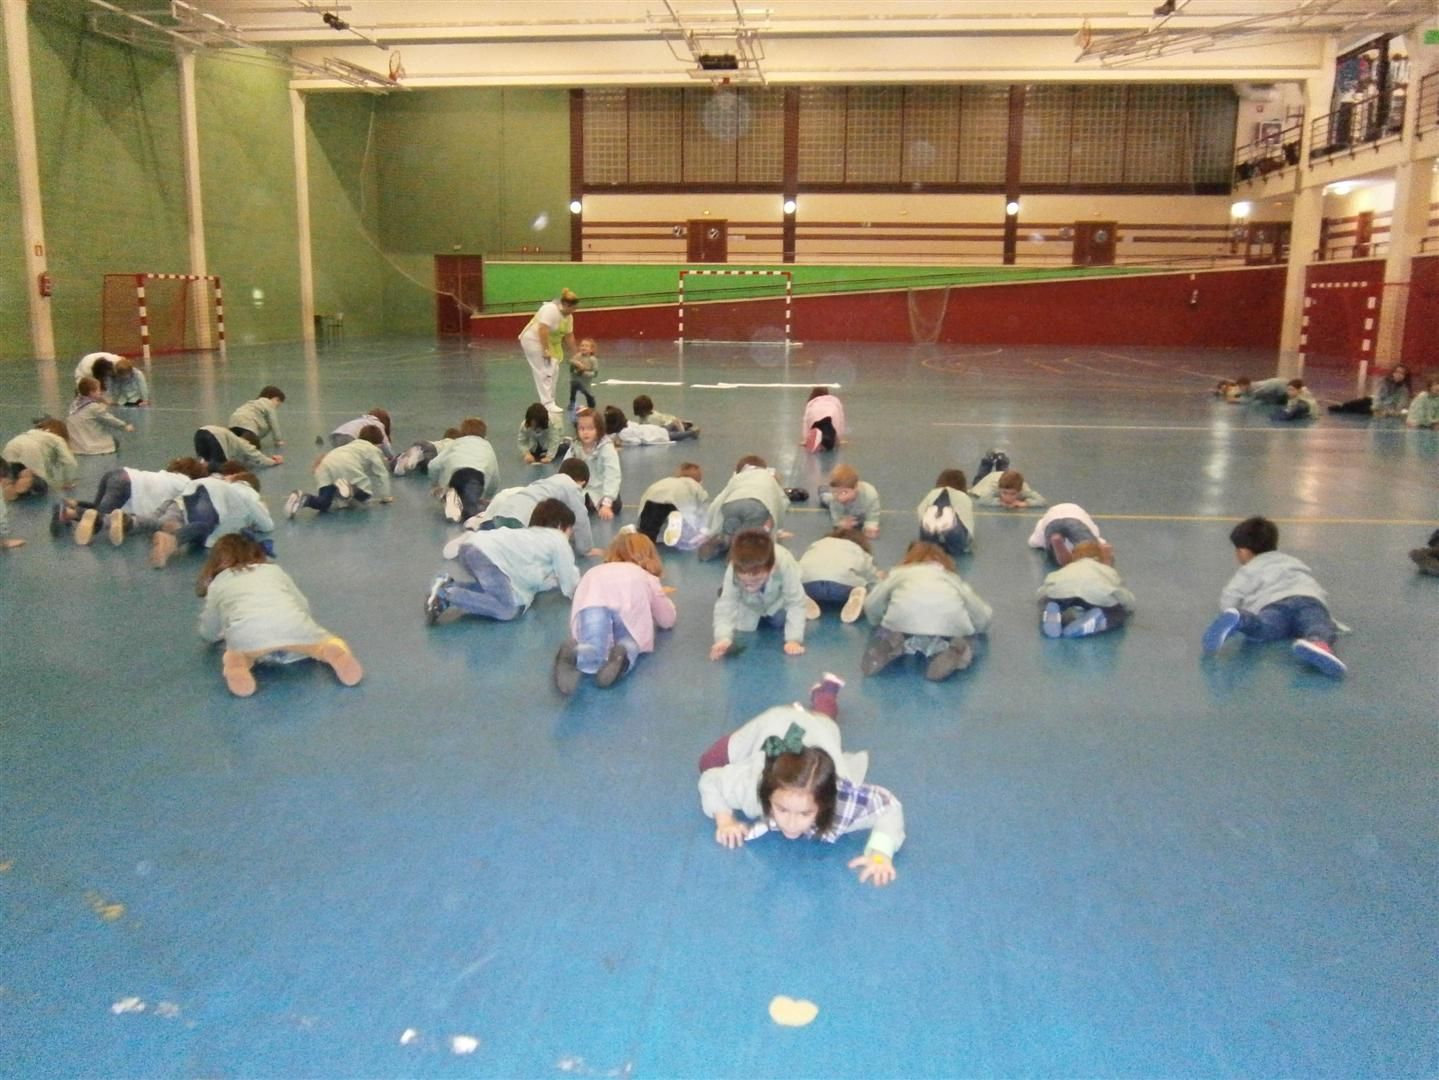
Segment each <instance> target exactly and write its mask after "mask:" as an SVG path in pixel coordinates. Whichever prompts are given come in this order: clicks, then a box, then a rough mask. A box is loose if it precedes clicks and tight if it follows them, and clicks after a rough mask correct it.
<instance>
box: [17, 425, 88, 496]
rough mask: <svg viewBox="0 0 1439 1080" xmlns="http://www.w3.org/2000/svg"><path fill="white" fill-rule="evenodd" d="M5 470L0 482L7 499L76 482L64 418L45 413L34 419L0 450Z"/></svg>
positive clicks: (75, 464) (68, 486) (76, 470)
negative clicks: (31, 424)
mask: <svg viewBox="0 0 1439 1080" xmlns="http://www.w3.org/2000/svg"><path fill="white" fill-rule="evenodd" d="M0 459H3V460H4V462H5V473H4V475H3V476H0V486H3V494H4V498H5V501H6V502H14V501H15V500H16V499H18V498H21V497H22V496H25V495H44V494H45V493H46V492H47V491H49V490H50V489H51V488H52V487H53V488H57V489H60V490H64V491H69V490H70V489H71V488H73V487H74V486H75V479H76V477H77V476H78V475H79V472H80V464H79V462H77V461H76V460H75V455H74V454H73V453H71V452H70V429H69V428H67V427H66V426H65V421H63V420H55V419H52V418H50V417H46V418H45V419H43V420H37V421H35V426H34V427H32V428H31V429H30V430H29V431H22V432H21V433H20V434H19V435H16V436H15V437H14V438H13V439H11V440H10V441H9V442H7V443H6V444H5V449H4V450H0Z"/></svg>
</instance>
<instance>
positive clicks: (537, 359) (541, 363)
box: [520, 289, 580, 413]
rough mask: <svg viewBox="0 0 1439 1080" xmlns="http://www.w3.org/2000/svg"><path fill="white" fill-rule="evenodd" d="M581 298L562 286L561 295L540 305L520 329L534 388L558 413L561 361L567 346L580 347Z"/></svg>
mask: <svg viewBox="0 0 1439 1080" xmlns="http://www.w3.org/2000/svg"><path fill="white" fill-rule="evenodd" d="M579 306H580V298H579V297H578V296H576V295H575V294H574V293H572V292H571V291H570V290H569V289H561V290H560V295H559V296H557V297H556V298H555V299H553V300H548V301H546V302H545V303H543V304H541V305H540V310H539V311H537V312H535V317H534V318H533V319H531V320H530V321H529V323H528V324H527V325H526V326H525V328H524V330H523V331H521V332H520V348H522V349H524V351H525V359H526V360H527V361H529V365H530V371H531V372H532V373H533V374H534V377H535V392H536V393H538V394H539V397H540V404H541V405H543V406H544V407H545V408H546V409H547V410H548V411H549V412H551V413H558V412H560V411H561V410H560V407H559V406H558V405H557V404H555V379H556V377H557V376H558V374H559V369H560V361H562V360H563V359H564V358H565V349H566V347H568V348H569V350H570V352H572V353H573V352H574V351H575V350H576V349H578V347H579V346H578V345H576V344H575V319H574V315H575V308H577V307H579Z"/></svg>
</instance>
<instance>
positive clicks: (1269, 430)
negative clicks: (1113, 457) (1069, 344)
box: [930, 420, 1402, 435]
mask: <svg viewBox="0 0 1439 1080" xmlns="http://www.w3.org/2000/svg"><path fill="white" fill-rule="evenodd" d="M930 427H957V428H988V429H991V430H993V429H994V428H1005V429H1009V428H1017V429H1019V428H1022V429H1032V430H1040V431H1209V432H1214V431H1219V432H1221V433H1223V434H1225V435H1238V434H1241V433H1249V432H1259V433H1260V434H1263V435H1283V434H1290V433H1293V432H1298V431H1323V432H1325V433H1326V434H1332V433H1334V432H1339V431H1342V432H1344V433H1345V434H1346V435H1352V434H1370V433H1371V431H1372V429H1370V428H1361V427H1355V428H1339V427H1328V426H1326V427H1322V428H1320V427H1315V426H1314V425H1313V424H1308V425H1292V426H1290V427H1225V428H1215V427H1214V425H1213V424H1006V423H1003V422H995V421H990V422H989V423H983V424H981V423H977V422H974V423H971V422H967V421H961V420H936V421H934V422H933V423H931V424H930ZM1381 430H1382V429H1381ZM1392 430H1394V431H1399V430H1402V429H1400V428H1394V429H1392Z"/></svg>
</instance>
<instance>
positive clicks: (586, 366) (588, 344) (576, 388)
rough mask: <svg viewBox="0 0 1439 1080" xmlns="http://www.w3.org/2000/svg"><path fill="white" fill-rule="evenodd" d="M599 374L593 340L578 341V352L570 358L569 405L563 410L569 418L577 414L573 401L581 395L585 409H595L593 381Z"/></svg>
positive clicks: (597, 357) (598, 364) (598, 363)
mask: <svg viewBox="0 0 1439 1080" xmlns="http://www.w3.org/2000/svg"><path fill="white" fill-rule="evenodd" d="M599 373H600V358H599V356H598V355H597V354H596V353H595V339H594V338H584V339H583V340H581V341H580V348H579V352H577V353H575V354H574V355H572V356H571V357H570V403H569V407H568V408H567V409H566V410H565V411H566V413H568V414H569V415H570V416H574V415H575V414H576V413H577V412H578V410H577V409H576V408H575V399H576V398H578V397H579V396H580V395H581V394H583V395H584V396H585V406H586V407H587V408H590V409H593V408H594V407H595V393H594V381H595V376H596V375H598V374H599Z"/></svg>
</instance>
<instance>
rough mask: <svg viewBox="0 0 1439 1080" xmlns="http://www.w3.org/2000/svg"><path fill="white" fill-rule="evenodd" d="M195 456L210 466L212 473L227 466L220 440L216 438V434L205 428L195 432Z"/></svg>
mask: <svg viewBox="0 0 1439 1080" xmlns="http://www.w3.org/2000/svg"><path fill="white" fill-rule="evenodd" d="M195 456H196V457H197V458H199V459H200V460H201V461H203V462H204V463H205V464H206V465H208V466H210V471H211V472H214V471H215V470H216V469H218V468H219V467H220V466H221V465H223V464H225V450H224V448H223V447H222V446H221V445H220V440H219V439H217V438H215V434H214V432H211V431H206V430H205V429H204V428H200V429H199V430H197V431H196V432H195Z"/></svg>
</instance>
